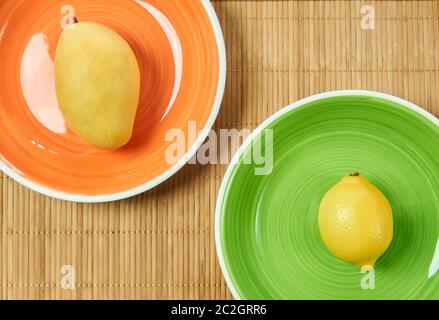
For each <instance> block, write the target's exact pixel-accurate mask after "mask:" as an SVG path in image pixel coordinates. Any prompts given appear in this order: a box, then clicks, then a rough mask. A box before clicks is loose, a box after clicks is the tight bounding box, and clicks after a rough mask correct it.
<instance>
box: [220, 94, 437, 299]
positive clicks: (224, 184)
mask: <svg viewBox="0 0 439 320" xmlns="http://www.w3.org/2000/svg"><path fill="white" fill-rule="evenodd" d="M353 95H357V96H358V95H360V96H365V97H374V98H381V99H385V100H390V101H393V102H396V103H398V104H400V105H402V106H405V107H407V108H409V109H411V110H413V111H415V112H417V113H419V114H420V115H422V116H424V117H425V118H427V119H428V120H430V121H431V122H433V123H434V124H436V125H437V126H439V119H438V118H436V117H435V116H433V115H432V114H431V113H429V112H428V111H426V110H425V109H422V108H421V107H418V106H417V105H415V104H413V103H411V102H409V101H407V100H404V99H401V98H398V97H395V96H392V95H389V94H385V93H380V92H374V91H365V90H340V91H330V92H325V93H320V94H317V95H314V96H310V97H307V98H305V99H302V100H299V101H297V102H295V103H293V104H291V105H289V106H287V107H285V108H283V109H282V110H280V111H278V112H276V113H275V114H273V115H272V116H271V117H269V118H268V119H267V120H265V121H264V122H263V123H262V124H261V125H260V126H259V127H257V128H256V130H255V131H253V132H252V134H251V135H250V136H249V137H248V138H247V140H246V141H244V143H243V144H242V146H241V147H240V148H239V149H238V152H237V153H236V154H235V156H234V157H233V160H232V162H231V163H232V164H238V163H239V161H238V160H239V158H240V156H241V154H242V153H243V152H244V151H245V150H246V149H247V148H248V147H249V146H250V144H251V143H252V141H253V139H255V138H256V137H257V136H258V135H259V134H260V133H261V132H262V131H263V130H265V128H267V127H268V126H269V125H270V124H271V123H273V122H274V121H276V120H277V119H279V118H280V117H282V116H283V115H284V114H286V113H288V112H290V111H291V110H294V109H296V108H298V107H301V106H303V105H305V104H307V103H310V102H313V101H316V100H320V99H324V98H331V97H341V96H353ZM234 167H235V165H230V166H229V167H228V168H227V171H226V173H225V176H224V178H223V181H222V183H221V187H220V190H219V194H218V200H217V204H216V210H215V244H216V250H217V255H218V260H219V263H220V266H221V270H222V272H223V275H224V278H225V279H226V283H227V285H228V287H229V289H230V291H231V293H232V295H233V297H234V298H235V299H237V300H240V299H241V297H240V296H239V294H238V290H237V289H236V287H235V285H234V284H233V282H232V279H231V277H230V274H229V270H228V269H227V265H226V262H225V259H224V254H223V249H222V246H221V209H222V204H223V200H224V196H225V192H226V187H227V184H228V182H229V179H230V176H231V174H232V172H233V169H234Z"/></svg>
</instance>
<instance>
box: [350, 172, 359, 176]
mask: <svg viewBox="0 0 439 320" xmlns="http://www.w3.org/2000/svg"><path fill="white" fill-rule="evenodd" d="M359 175H360V174H359V173H358V172H352V173H351V177H358V176H359Z"/></svg>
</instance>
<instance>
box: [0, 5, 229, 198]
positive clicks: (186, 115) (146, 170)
mask: <svg viewBox="0 0 439 320" xmlns="http://www.w3.org/2000/svg"><path fill="white" fill-rule="evenodd" d="M66 3H68V5H66ZM73 14H74V15H76V16H77V17H78V19H79V20H81V21H94V22H99V23H102V24H104V25H107V26H108V27H111V28H112V29H114V30H116V31H117V32H119V33H120V34H121V35H122V36H123V37H124V38H125V39H126V40H127V41H128V42H129V43H130V45H131V46H132V48H133V50H134V52H135V53H136V56H137V59H138V61H139V65H140V68H141V76H142V84H141V88H142V91H141V99H140V105H139V111H138V114H137V119H136V124H135V129H134V134H133V139H132V141H131V142H130V143H129V144H128V145H127V146H125V147H123V148H121V149H119V150H115V151H107V150H100V149H96V148H94V147H92V146H90V145H87V144H85V143H84V142H83V141H81V140H80V139H79V138H78V137H77V136H75V135H74V134H73V133H72V132H71V131H70V130H69V129H68V128H67V126H66V124H65V122H64V119H63V117H62V115H61V113H60V111H59V108H58V104H57V99H56V93H55V86H54V62H53V61H54V56H55V50H56V45H57V40H58V38H59V36H60V34H61V32H62V23H66V22H68V21H70V17H71V16H73ZM225 66H226V59H225V50H224V41H223V38H222V33H221V29H220V26H219V23H218V20H217V18H216V15H215V12H214V10H213V8H212V6H211V4H210V2H209V1H207V0H190V1H188V0H148V1H141V0H125V1H121V0H69V1H59V0H38V1H27V0H2V1H1V2H0V70H1V72H0V137H1V139H0V169H1V170H3V171H4V172H5V173H6V174H8V175H9V176H11V177H12V178H14V179H15V180H17V181H19V182H20V183H22V184H24V185H26V186H27V187H29V188H31V189H33V190H36V191H38V192H41V193H43V194H46V195H49V196H52V197H56V198H60V199H64V200H70V201H80V202H102V201H111V200H118V199H122V198H126V197H129V196H133V195H136V194H138V193H140V192H143V191H146V190H148V189H150V188H152V187H154V186H156V185H158V184H159V183H161V182H163V181H164V180H166V179H167V178H169V177H170V176H171V175H173V174H174V173H175V172H176V171H178V170H179V169H180V168H181V167H182V166H183V165H184V164H185V163H186V162H187V160H188V159H189V158H190V157H191V156H192V155H193V154H194V153H195V152H196V149H197V148H198V147H199V146H200V145H201V143H202V142H203V140H204V139H205V138H206V135H207V131H208V130H206V129H210V128H211V126H212V125H213V122H214V121H215V118H216V116H217V114H218V110H219V107H220V103H221V99H222V95H223V92H224V82H225ZM190 121H194V123H196V127H197V133H199V134H198V138H195V139H193V141H190V139H187V140H188V141H189V142H187V145H186V149H185V150H186V151H187V153H186V154H185V155H184V156H183V155H181V159H180V161H178V162H177V163H173V162H170V161H167V160H166V158H165V152H166V150H167V149H168V147H170V146H171V144H172V143H173V141H166V139H165V137H166V133H167V132H169V130H171V129H181V130H182V131H181V132H183V133H184V134H185V137H188V134H189V132H188V131H189V128H188V123H189V122H190Z"/></svg>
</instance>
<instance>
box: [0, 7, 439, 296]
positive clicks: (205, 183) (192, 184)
mask: <svg viewBox="0 0 439 320" xmlns="http://www.w3.org/2000/svg"><path fill="white" fill-rule="evenodd" d="M169 1H170V0H169ZM182 1H185V0H182ZM365 4H368V5H372V6H373V8H374V10H375V15H376V16H375V29H373V30H364V29H362V27H361V19H362V14H361V8H362V6H363V5H365ZM213 5H214V7H215V9H216V11H217V13H218V16H219V19H220V22H221V25H222V27H223V32H224V36H225V41H226V45H227V55H228V65H227V70H228V76H227V87H226V92H225V96H224V103H223V105H222V110H221V112H220V115H219V118H218V121H217V122H216V125H215V128H216V130H219V129H220V128H237V129H241V128H249V129H254V128H255V127H256V126H257V125H258V124H260V123H261V122H262V121H263V120H264V119H266V118H267V117H268V116H269V115H271V114H272V113H274V112H275V111H277V110H279V109H280V108H282V107H283V106H285V105H287V104H289V103H291V102H293V101H296V100H298V99H300V98H303V97H306V96H309V95H312V94H315V93H319V92H323V91H329V90H336V89H366V90H376V91H382V92H386V93H390V94H393V95H396V96H400V97H402V98H405V99H407V100H409V101H412V102H414V103H416V104H418V105H420V106H423V107H425V108H426V109H427V110H428V111H430V112H432V113H433V114H435V115H436V116H438V115H439V1H382V2H381V1H367V2H364V1H214V2H213ZM225 169H226V167H225V166H224V165H210V166H201V165H188V166H186V167H185V168H184V169H183V170H181V171H180V172H179V173H178V174H177V175H176V176H175V177H173V178H172V179H170V180H169V181H167V182H166V183H164V184H163V185H161V186H159V187H157V188H156V189H154V190H152V191H150V192H147V193H144V194H142V195H139V196H137V197H135V198H132V199H128V200H125V201H120V202H115V203H109V204H98V205H89V204H77V203H67V202H63V201H57V200H54V199H50V198H46V197H44V196H41V195H38V194H36V193H34V192H31V191H29V190H27V189H26V188H24V187H22V186H19V185H18V184H17V183H15V182H13V181H12V180H11V179H8V178H7V177H6V176H4V175H3V177H2V181H1V183H0V213H1V215H0V298H2V299H29V298H31V299H72V298H73V299H108V298H111V299H119V298H120V299H226V298H232V297H231V295H230V293H229V292H228V290H227V286H226V284H225V282H224V279H223V278H222V275H221V271H220V268H219V265H218V263H217V259H216V252H215V244H214V223H213V222H214V209H215V202H216V196H217V192H218V188H219V185H220V182H221V178H222V176H223V173H224V171H225ZM63 265H71V266H73V267H74V268H75V275H76V288H75V289H74V290H65V289H62V288H61V285H60V284H61V280H62V276H63V275H62V274H61V268H62V266H63Z"/></svg>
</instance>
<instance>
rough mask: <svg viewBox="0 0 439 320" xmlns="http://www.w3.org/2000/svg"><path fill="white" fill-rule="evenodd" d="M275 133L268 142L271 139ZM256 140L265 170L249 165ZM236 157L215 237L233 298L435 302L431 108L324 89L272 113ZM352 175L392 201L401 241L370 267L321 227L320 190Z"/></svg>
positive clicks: (438, 219) (434, 128) (435, 168)
mask: <svg viewBox="0 0 439 320" xmlns="http://www.w3.org/2000/svg"><path fill="white" fill-rule="evenodd" d="M267 129H272V131H267ZM269 132H272V133H273V137H274V139H273V144H272V146H273V147H272V148H270V147H269V145H268V146H267V147H264V146H265V142H267V141H268V142H269V141H270V140H269V139H268V138H269ZM260 142H262V143H260ZM260 145H262V151H263V152H262V154H264V152H268V151H269V150H272V151H273V167H272V171H271V174H268V175H256V174H255V169H256V168H260V167H262V166H263V165H262V164H259V165H257V164H246V163H248V159H250V156H251V155H252V154H254V150H257V149H258V146H260ZM252 150H253V151H252ZM256 154H257V153H256ZM267 154H269V153H267ZM267 159H269V157H267ZM259 160H261V159H259ZM253 162H254V161H253ZM234 163H235V164H233V165H231V166H230V167H229V169H228V171H227V173H226V177H225V179H224V181H223V184H222V186H221V190H220V195H219V199H218V204H217V212H216V244H217V251H218V256H219V260H220V263H221V267H222V270H223V273H224V275H225V278H226V281H227V283H228V285H229V287H230V289H231V291H232V293H233V295H234V296H235V298H240V299H439V275H438V274H436V271H437V269H438V267H439V248H438V249H437V248H436V247H437V243H438V235H439V232H438V231H439V121H438V119H436V118H435V117H434V116H432V115H431V114H429V113H427V112H426V111H424V110H423V109H421V108H419V107H417V106H415V105H413V104H411V103H409V102H407V101H404V100H402V99H399V98H395V97H392V96H388V95H384V94H380V93H373V92H365V91H339V92H331V93H325V94H321V95H317V96H313V97H311V98H307V99H305V100H302V101H300V102H298V103H296V104H294V105H292V106H289V107H287V108H285V109H283V110H282V111H280V112H278V113H277V114H275V115H274V116H272V117H271V118H269V119H268V120H267V121H266V122H265V123H263V124H262V125H261V126H260V127H259V128H258V129H257V130H256V131H255V132H254V133H253V134H252V135H251V136H250V138H249V139H247V141H246V142H245V143H244V144H243V146H242V147H241V149H240V150H239V152H238V154H237V155H236V157H235V159H234ZM266 163H269V161H267V162H266ZM352 171H358V172H360V173H361V174H362V175H363V176H365V177H366V178H367V179H368V180H369V181H371V182H372V183H374V184H375V185H376V186H378V187H379V188H380V189H381V190H382V191H383V192H384V194H385V195H386V196H387V198H388V199H389V201H390V203H391V205H392V208H393V214H394V237H393V241H392V244H391V246H390V248H389V249H388V250H387V251H386V253H385V254H384V255H383V256H382V257H381V258H380V259H379V260H378V262H377V264H376V265H375V269H374V274H373V275H372V274H363V273H361V271H360V270H359V269H358V268H357V267H355V266H353V265H350V264H348V263H346V262H343V261H341V260H338V259H337V258H335V257H334V256H332V255H331V253H330V252H329V251H328V250H327V249H326V247H325V245H324V244H323V242H322V239H321V237H320V234H319V229H318V225H317V214H318V207H319V203H320V200H321V198H322V196H323V194H324V193H325V192H326V191H327V190H328V189H329V188H330V187H331V186H332V185H334V184H335V183H336V182H338V181H339V180H340V179H341V178H342V177H343V176H345V175H347V174H348V173H350V172H352ZM372 276H373V277H372ZM372 278H373V279H372Z"/></svg>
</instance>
